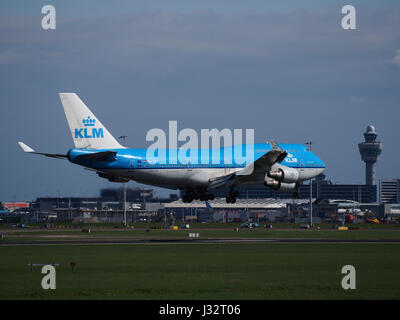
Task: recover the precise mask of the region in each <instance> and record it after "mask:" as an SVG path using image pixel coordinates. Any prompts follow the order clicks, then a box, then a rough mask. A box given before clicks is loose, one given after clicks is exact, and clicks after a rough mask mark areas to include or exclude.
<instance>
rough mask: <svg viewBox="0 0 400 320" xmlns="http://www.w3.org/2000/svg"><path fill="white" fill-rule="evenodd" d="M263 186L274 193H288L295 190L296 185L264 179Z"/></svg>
mask: <svg viewBox="0 0 400 320" xmlns="http://www.w3.org/2000/svg"><path fill="white" fill-rule="evenodd" d="M264 186H266V187H270V188H272V189H274V190H276V191H290V190H293V189H295V188H296V183H294V182H293V183H285V182H281V181H277V180H274V179H266V180H265V182H264Z"/></svg>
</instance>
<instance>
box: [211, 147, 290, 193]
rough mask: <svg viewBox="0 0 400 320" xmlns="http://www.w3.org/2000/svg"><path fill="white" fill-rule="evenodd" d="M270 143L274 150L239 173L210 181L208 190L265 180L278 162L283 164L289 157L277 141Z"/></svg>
mask: <svg viewBox="0 0 400 320" xmlns="http://www.w3.org/2000/svg"><path fill="white" fill-rule="evenodd" d="M269 143H270V144H271V147H272V150H270V151H268V152H267V153H265V154H264V155H263V156H262V157H260V158H258V159H257V160H256V161H254V162H253V163H251V164H249V165H247V166H246V167H244V168H243V169H241V170H239V171H236V172H234V173H231V174H228V175H225V176H221V177H217V178H212V179H210V180H209V182H210V183H209V186H208V188H209V189H215V188H220V187H225V186H232V185H239V184H241V183H245V182H250V181H257V180H260V179H264V177H265V174H266V173H267V171H268V170H269V169H270V168H271V167H272V165H273V164H275V163H277V162H279V163H281V162H282V161H283V160H284V159H285V157H286V156H287V153H286V151H284V150H282V148H281V147H280V146H279V145H278V144H277V143H276V142H275V141H270V142H269Z"/></svg>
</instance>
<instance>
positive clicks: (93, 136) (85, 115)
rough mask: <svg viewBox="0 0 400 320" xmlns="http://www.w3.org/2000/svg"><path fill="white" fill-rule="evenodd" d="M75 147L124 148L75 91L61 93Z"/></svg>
mask: <svg viewBox="0 0 400 320" xmlns="http://www.w3.org/2000/svg"><path fill="white" fill-rule="evenodd" d="M59 95H60V99H61V103H62V105H63V108H64V112H65V116H66V117H67V121H68V125H69V128H70V130H71V134H72V139H73V140H74V144H75V148H85V149H124V148H125V147H123V146H121V145H120V144H119V143H118V141H117V140H116V139H115V138H114V137H113V136H112V135H111V133H110V132H108V130H107V129H106V128H105V127H104V126H103V124H102V123H101V122H100V121H99V119H97V118H96V116H95V115H94V114H93V113H92V112H91V111H90V110H89V108H88V107H87V106H86V105H85V104H84V103H83V102H82V100H81V99H80V98H79V97H78V95H77V94H75V93H60V94H59Z"/></svg>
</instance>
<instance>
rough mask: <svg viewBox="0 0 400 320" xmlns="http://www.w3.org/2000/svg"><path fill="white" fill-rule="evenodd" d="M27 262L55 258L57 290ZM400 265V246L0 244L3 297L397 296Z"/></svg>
mask: <svg viewBox="0 0 400 320" xmlns="http://www.w3.org/2000/svg"><path fill="white" fill-rule="evenodd" d="M29 262H37V263H51V262H57V263H60V264H61V265H60V266H59V267H57V289H56V290H48V291H47V290H43V289H42V288H41V285H40V283H41V279H42V276H43V275H42V274H41V273H40V267H34V268H33V271H31V270H30V268H29V267H28V266H27V264H28V263H29ZM70 262H75V263H76V264H77V266H76V268H75V270H74V272H72V271H71V268H70ZM348 264H350V265H353V266H355V268H356V270H357V289H356V290H347V291H346V290H343V289H342V288H341V286H340V283H341V279H342V277H343V275H342V274H341V268H342V266H344V265H348ZM399 270H400V244H383V243H380V244H371V243H368V244H367V243H361V244H354V243H351V244H349V243H348V244H306V243H296V244H288V243H271V244H157V245H154V244H151V245H40V246H23V245H21V246H0V299H48V298H51V299H360V298H362V299H399V298H400V277H399V276H398V272H399Z"/></svg>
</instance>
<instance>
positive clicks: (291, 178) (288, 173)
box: [267, 165, 299, 183]
mask: <svg viewBox="0 0 400 320" xmlns="http://www.w3.org/2000/svg"><path fill="white" fill-rule="evenodd" d="M274 167H275V166H273V167H272V170H271V171H268V172H267V176H268V177H270V178H272V179H275V180H277V181H280V182H284V183H293V182H297V181H298V180H299V172H298V171H297V170H296V169H293V168H289V167H286V166H282V165H280V166H279V167H278V166H276V167H275V168H274Z"/></svg>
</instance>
